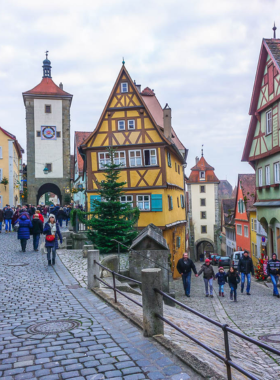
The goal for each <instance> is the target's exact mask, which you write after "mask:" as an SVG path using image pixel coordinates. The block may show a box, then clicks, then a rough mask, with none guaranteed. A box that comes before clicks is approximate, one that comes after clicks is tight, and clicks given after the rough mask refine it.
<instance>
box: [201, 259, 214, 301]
mask: <svg viewBox="0 0 280 380" xmlns="http://www.w3.org/2000/svg"><path fill="white" fill-rule="evenodd" d="M201 273H203V279H204V285H205V293H206V294H205V297H209V290H208V286H209V288H210V297H211V298H213V280H214V279H215V272H214V269H213V267H212V265H211V264H210V260H209V259H206V260H205V264H203V265H202V267H201V269H200V271H199V272H198V276H200V275H201Z"/></svg>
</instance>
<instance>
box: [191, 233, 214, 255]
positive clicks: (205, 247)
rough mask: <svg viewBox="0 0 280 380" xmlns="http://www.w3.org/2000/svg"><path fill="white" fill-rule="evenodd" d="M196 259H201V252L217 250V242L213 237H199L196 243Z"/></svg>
mask: <svg viewBox="0 0 280 380" xmlns="http://www.w3.org/2000/svg"><path fill="white" fill-rule="evenodd" d="M194 244H195V255H196V257H195V259H196V260H199V255H200V253H202V252H204V251H206V252H209V253H214V252H215V243H214V242H213V241H212V240H211V239H207V238H203V239H198V240H197V241H196V242H195V243H194Z"/></svg>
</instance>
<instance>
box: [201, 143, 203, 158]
mask: <svg viewBox="0 0 280 380" xmlns="http://www.w3.org/2000/svg"><path fill="white" fill-rule="evenodd" d="M201 157H203V144H202V148H201Z"/></svg>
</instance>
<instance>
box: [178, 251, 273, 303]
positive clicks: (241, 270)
mask: <svg viewBox="0 0 280 380" xmlns="http://www.w3.org/2000/svg"><path fill="white" fill-rule="evenodd" d="M177 270H178V272H179V273H180V275H181V276H182V280H183V287H184V291H185V294H186V296H187V297H190V291H191V273H192V271H193V273H194V274H195V276H196V277H198V276H200V275H201V274H203V280H204V285H205V296H206V297H209V295H210V298H213V282H214V281H215V280H217V282H218V286H219V296H220V297H224V296H225V290H224V286H225V284H226V283H228V285H229V288H230V300H232V301H235V302H237V287H238V284H239V283H241V293H243V292H244V290H246V294H247V295H248V296H250V295H251V293H250V291H251V276H254V265H253V261H252V259H251V257H250V256H249V252H248V251H244V254H243V256H242V257H241V258H240V260H239V262H238V266H237V268H235V267H233V266H231V267H230V268H229V270H228V271H227V272H226V271H225V269H224V268H223V267H220V268H218V272H217V273H216V274H215V272H214V268H213V266H212V265H211V261H210V260H209V258H206V259H205V262H204V264H202V266H201V269H200V270H199V271H198V272H197V270H196V266H195V264H194V262H193V261H192V260H191V259H190V258H189V256H188V253H187V252H186V253H184V255H183V258H181V259H180V260H179V261H178V263H177ZM267 276H268V277H267V278H268V279H269V278H270V279H271V282H272V284H273V296H275V297H278V298H280V295H279V291H278V289H277V284H278V280H279V276H280V260H278V259H277V255H276V253H273V255H272V259H271V260H269V261H268V264H267ZM246 281H247V284H246V289H245V283H246ZM209 293H210V294H209Z"/></svg>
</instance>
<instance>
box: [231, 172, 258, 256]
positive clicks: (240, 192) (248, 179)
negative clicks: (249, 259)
mask: <svg viewBox="0 0 280 380" xmlns="http://www.w3.org/2000/svg"><path fill="white" fill-rule="evenodd" d="M255 183H256V175H255V174H239V175H238V183H237V193H236V200H235V233H236V249H237V251H244V250H247V251H248V252H250V251H251V244H250V215H249V213H250V209H251V208H252V206H253V204H254V203H255V191H256V187H255Z"/></svg>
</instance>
